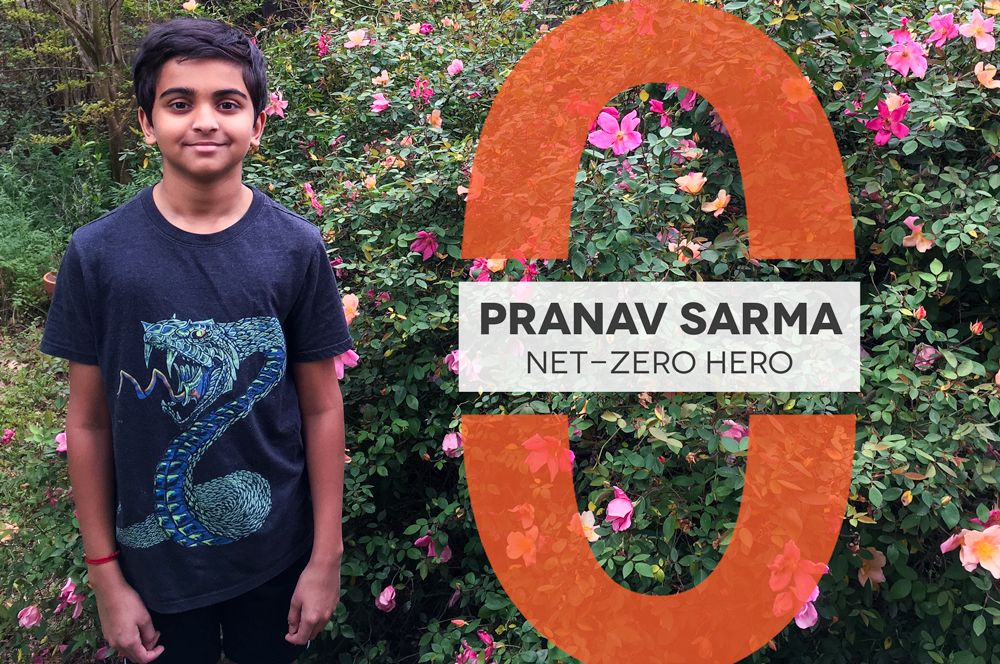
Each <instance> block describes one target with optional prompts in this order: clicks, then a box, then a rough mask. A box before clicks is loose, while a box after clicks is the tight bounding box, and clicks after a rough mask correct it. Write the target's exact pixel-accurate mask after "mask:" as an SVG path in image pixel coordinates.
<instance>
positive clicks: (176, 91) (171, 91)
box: [160, 88, 247, 99]
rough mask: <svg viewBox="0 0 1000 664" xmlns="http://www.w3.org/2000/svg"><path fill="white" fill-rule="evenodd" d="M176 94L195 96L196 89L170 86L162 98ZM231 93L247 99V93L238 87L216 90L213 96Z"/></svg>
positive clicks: (224, 95)
mask: <svg viewBox="0 0 1000 664" xmlns="http://www.w3.org/2000/svg"><path fill="white" fill-rule="evenodd" d="M175 94H180V95H185V96H188V97H194V90H192V89H191V88H168V89H166V90H164V91H163V92H162V93H160V99H163V98H164V97H167V96H169V95H175ZM230 95H236V96H238V97H242V98H243V99H247V96H246V95H245V94H243V93H242V92H240V91H239V90H237V89H236V88H227V89H225V90H216V91H215V94H213V95H212V96H213V97H216V98H218V97H228V96H230Z"/></svg>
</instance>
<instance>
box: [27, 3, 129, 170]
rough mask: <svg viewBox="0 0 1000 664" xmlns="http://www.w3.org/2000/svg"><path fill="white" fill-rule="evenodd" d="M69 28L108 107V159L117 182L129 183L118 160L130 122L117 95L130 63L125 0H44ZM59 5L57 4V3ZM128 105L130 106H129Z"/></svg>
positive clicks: (123, 167) (101, 97)
mask: <svg viewBox="0 0 1000 664" xmlns="http://www.w3.org/2000/svg"><path fill="white" fill-rule="evenodd" d="M41 2H42V4H44V5H45V6H46V7H48V8H49V9H51V10H52V11H54V12H55V13H56V14H57V15H58V16H59V18H60V20H62V22H63V23H64V24H65V25H66V26H67V27H68V28H69V31H70V35H72V37H73V41H74V42H75V43H76V46H77V49H78V50H79V52H80V60H81V62H83V66H84V67H85V68H86V69H87V70H88V71H89V72H90V73H91V75H92V77H93V78H92V79H91V80H92V81H93V82H94V83H95V88H96V91H97V94H98V97H99V98H100V99H101V101H103V102H104V103H105V104H106V105H107V111H106V113H107V115H106V116H105V119H104V124H105V127H106V128H107V131H108V148H109V149H108V158H109V159H110V160H111V173H112V176H113V177H114V179H115V181H117V182H120V183H122V184H125V183H127V182H128V181H129V174H128V170H127V169H126V168H125V165H124V164H123V163H122V162H121V161H119V158H120V156H121V153H122V150H123V149H124V147H125V131H126V129H127V128H128V120H127V114H126V111H125V108H124V107H123V104H122V100H121V99H120V98H119V96H118V92H119V90H120V88H121V86H122V83H123V81H124V77H125V69H126V67H127V66H128V63H127V62H126V61H125V55H124V53H123V51H122V46H121V7H122V0H41ZM57 3H58V4H57ZM128 106H131V105H130V104H129V105H128Z"/></svg>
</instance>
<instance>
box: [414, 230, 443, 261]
mask: <svg viewBox="0 0 1000 664" xmlns="http://www.w3.org/2000/svg"><path fill="white" fill-rule="evenodd" d="M437 248H438V241H437V236H436V235H434V233H430V232H427V231H417V239H416V240H414V241H413V242H412V243H411V244H410V251H413V252H416V253H418V254H420V255H421V256H422V257H423V259H424V260H425V261H426V260H427V259H429V258H430V257H431V256H433V255H434V252H435V251H437Z"/></svg>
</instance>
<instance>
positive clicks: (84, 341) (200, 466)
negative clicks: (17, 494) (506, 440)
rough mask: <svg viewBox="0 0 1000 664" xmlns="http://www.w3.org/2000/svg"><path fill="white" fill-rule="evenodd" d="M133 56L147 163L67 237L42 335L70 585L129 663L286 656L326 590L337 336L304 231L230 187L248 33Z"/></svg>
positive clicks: (324, 267) (187, 24)
mask: <svg viewBox="0 0 1000 664" xmlns="http://www.w3.org/2000/svg"><path fill="white" fill-rule="evenodd" d="M133 73H134V86H135V93H136V99H137V101H138V104H139V107H140V108H139V111H138V115H139V123H140V125H141V127H142V131H143V134H144V136H145V141H146V143H147V144H150V145H154V144H155V145H157V146H158V147H159V150H160V152H161V154H162V156H163V178H162V180H161V181H160V182H158V183H157V184H156V185H154V186H152V187H148V188H146V189H145V190H143V191H142V192H141V193H140V194H139V195H138V196H136V197H135V198H133V199H132V200H131V201H129V202H127V203H125V204H124V205H123V206H121V207H119V208H117V209H116V210H113V211H112V212H110V213H108V214H106V215H104V216H103V217H101V218H100V219H97V220H95V221H93V222H91V223H89V224H87V225H85V226H84V227H82V228H80V229H79V230H77V231H76V233H75V234H74V235H73V238H72V240H71V242H70V245H69V247H68V248H67V250H66V255H65V257H64V259H63V262H62V266H61V268H60V270H59V276H58V279H57V285H56V290H55V294H54V297H53V302H52V307H51V309H50V313H49V319H48V322H47V324H46V328H45V334H44V336H43V339H42V343H41V346H40V349H41V351H42V352H44V353H47V354H49V355H54V356H57V357H62V358H65V359H67V360H69V372H70V393H71V398H70V402H69V409H68V414H67V418H66V432H67V444H68V457H69V469H70V479H71V482H72V485H73V492H74V496H75V499H76V505H77V512H78V520H79V522H80V531H81V534H82V537H83V542H84V549H85V553H86V558H87V563H88V570H89V582H90V585H91V587H92V588H93V589H94V594H95V595H96V598H97V606H98V612H99V614H100V619H101V626H102V629H103V631H104V635H105V636H106V638H107V639H108V641H109V642H110V644H111V646H112V647H114V648H115V649H116V650H117V651H119V652H121V653H122V654H123V655H124V656H125V658H126V661H128V662H138V663H140V664H145V663H146V662H150V661H153V660H157V662H158V664H215V663H216V662H217V661H218V660H219V657H220V652H221V651H223V650H224V651H225V655H226V657H227V658H228V659H229V660H231V661H233V662H235V663H236V664H291V663H292V662H293V661H297V659H296V658H297V657H298V656H299V655H300V654H301V653H302V652H303V651H304V650H305V648H306V646H307V645H308V641H309V640H310V639H313V638H315V637H316V635H317V634H318V633H319V632H320V631H322V630H323V628H324V627H325V626H326V624H327V622H328V620H329V618H330V615H331V614H332V613H333V611H334V609H335V608H336V606H337V603H338V601H339V597H340V559H341V555H342V553H343V543H342V539H341V501H342V494H343V471H344V420H343V403H342V401H341V395H340V389H339V386H338V383H337V377H336V371H335V368H334V359H333V358H334V357H336V356H338V355H340V354H341V353H344V352H346V351H348V350H350V349H351V348H352V346H353V342H352V340H351V336H350V333H349V332H348V329H347V322H346V320H345V318H344V313H343V309H342V305H341V301H340V296H339V293H338V291H337V285H336V282H335V279H334V274H333V270H332V268H331V267H330V262H329V257H328V256H327V255H326V250H325V246H324V244H323V241H322V238H321V236H320V232H319V229H318V228H317V227H316V226H315V225H313V224H311V223H310V222H308V221H307V220H305V219H304V218H302V217H300V216H298V215H296V214H294V213H292V212H289V211H288V210H286V209H285V208H283V207H281V206H280V205H278V204H277V203H275V202H273V201H272V200H271V199H270V198H268V197H267V196H265V195H264V194H262V193H261V192H259V191H257V190H256V189H251V188H249V187H246V186H244V185H243V184H242V180H241V175H242V161H243V158H244V156H245V155H246V153H247V151H248V150H249V147H250V146H251V145H254V146H256V145H259V144H260V138H261V134H262V132H263V130H264V120H265V117H266V114H265V112H264V108H265V106H266V104H267V100H268V93H267V78H266V73H265V62H264V57H263V54H262V53H261V52H260V50H259V49H257V47H256V46H255V45H253V44H251V42H250V40H249V39H248V38H247V37H246V36H245V35H244V34H242V33H241V32H239V31H238V30H235V29H233V28H231V27H229V26H226V25H224V24H221V23H218V22H214V21H209V20H204V19H178V20H174V21H171V22H169V23H166V24H163V25H160V26H157V27H155V28H154V29H153V30H152V31H151V32H150V33H149V36H148V37H147V38H146V39H145V40H144V41H143V43H142V45H141V46H140V48H139V51H138V53H137V54H136V57H135V60H134V62H133ZM288 362H290V366H289V367H288V368H290V371H291V375H290V376H286V375H285V374H286V366H287V365H288ZM220 627H221V630H220ZM220 631H221V632H222V635H221V639H220Z"/></svg>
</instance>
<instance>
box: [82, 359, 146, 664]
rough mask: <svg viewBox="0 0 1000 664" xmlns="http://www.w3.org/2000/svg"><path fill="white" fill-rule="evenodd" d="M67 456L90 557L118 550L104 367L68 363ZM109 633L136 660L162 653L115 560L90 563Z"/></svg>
mask: <svg viewBox="0 0 1000 664" xmlns="http://www.w3.org/2000/svg"><path fill="white" fill-rule="evenodd" d="M69 385H70V388H69V391H70V399H69V406H68V408H67V412H66V456H67V460H68V462H69V477H70V484H71V486H72V487H73V499H74V501H75V503H76V515H77V521H79V522H80V535H81V537H82V538H83V549H84V555H85V556H86V557H87V558H91V559H96V558H103V557H105V556H108V555H110V554H112V553H113V552H114V551H115V550H116V549H117V545H116V543H115V504H114V503H115V500H114V483H115V463H114V453H113V448H112V436H111V413H110V412H109V410H108V401H107V398H106V397H105V394H104V382H103V381H102V379H101V370H100V367H97V366H93V365H89V364H81V363H79V362H70V363H69ZM87 577H88V582H89V583H90V587H91V588H93V589H94V595H95V596H96V598H97V608H98V613H99V615H100V618H101V627H102V629H103V631H104V636H105V638H107V639H108V641H109V642H110V643H111V646H112V647H113V648H115V650H118V651H119V652H122V653H123V654H124V655H125V656H127V657H128V658H129V659H130V660H132V661H135V662H141V663H145V662H149V661H152V660H153V659H155V658H156V657H158V656H159V655H160V653H161V652H163V646H156V641H157V639H158V638H159V633H158V632H156V631H155V629H154V628H153V624H152V621H151V620H150V617H149V612H148V611H147V610H146V607H145V606H144V605H143V603H142V600H141V599H140V598H139V595H138V594H137V593H136V592H135V590H133V589H132V587H131V586H129V585H128V583H127V582H126V581H125V577H124V576H122V571H121V568H120V567H119V566H118V561H117V560H112V561H111V562H108V563H102V564H99V565H90V566H89V568H88V575H87Z"/></svg>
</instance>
